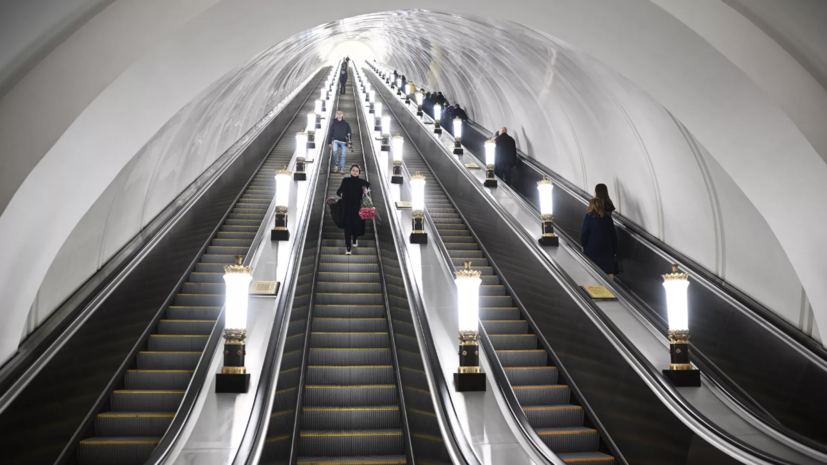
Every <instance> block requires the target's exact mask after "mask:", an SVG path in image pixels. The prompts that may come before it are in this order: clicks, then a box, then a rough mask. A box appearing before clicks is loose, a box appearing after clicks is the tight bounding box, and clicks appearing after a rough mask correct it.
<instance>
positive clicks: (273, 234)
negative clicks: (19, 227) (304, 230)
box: [270, 229, 290, 241]
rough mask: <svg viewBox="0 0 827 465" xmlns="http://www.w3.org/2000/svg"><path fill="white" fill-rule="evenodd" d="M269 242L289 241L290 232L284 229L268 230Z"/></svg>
mask: <svg viewBox="0 0 827 465" xmlns="http://www.w3.org/2000/svg"><path fill="white" fill-rule="evenodd" d="M270 240H271V241H289V240H290V231H288V230H286V229H272V230H270Z"/></svg>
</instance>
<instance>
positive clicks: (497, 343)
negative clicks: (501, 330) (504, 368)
mask: <svg viewBox="0 0 827 465" xmlns="http://www.w3.org/2000/svg"><path fill="white" fill-rule="evenodd" d="M488 337H489V338H491V344H492V345H493V346H494V349H495V350H531V349H536V348H537V336H536V335H535V334H489V335H488Z"/></svg>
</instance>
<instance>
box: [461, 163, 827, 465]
mask: <svg viewBox="0 0 827 465" xmlns="http://www.w3.org/2000/svg"><path fill="white" fill-rule="evenodd" d="M468 153H469V154H472V155H474V156H475V157H476V158H477V159H478V160H481V158H480V156H479V155H478V154H476V153H475V152H473V151H468ZM498 188H499V189H505V190H506V191H507V192H509V193H510V197H511V200H513V201H515V202H516V203H518V204H520V205H522V208H523V209H525V210H526V211H530V212H534V213H536V214H537V215H538V217H539V211H538V210H537V208H536V207H535V206H534V205H532V204H530V203H529V202H528V201H527V200H526V199H525V198H524V197H523V196H522V195H521V194H520V193H518V192H517V191H515V190H514V189H512V188H511V187H510V186H508V185H507V184H500V185H499V187H498ZM612 216H614V215H612ZM515 221H516V220H515ZM555 234H557V235H558V236H560V237H561V239H562V241H563V243H564V245H566V246H567V247H568V249H569V251H570V252H571V253H572V254H573V255H574V256H575V257H576V258H577V259H578V260H579V261H580V262H581V264H583V265H584V266H586V267H588V268H590V269H592V270H593V271H594V273H593V275H594V276H596V277H597V279H598V280H599V281H600V282H601V284H602V285H603V286H605V287H607V288H609V289H611V290H612V291H613V292H614V294H615V296H616V297H617V298H618V301H619V302H620V303H621V304H622V305H624V306H625V307H627V308H628V309H629V310H630V311H632V312H637V313H639V314H640V315H641V316H642V317H643V318H645V319H646V320H647V321H649V322H650V323H651V324H652V325H653V326H654V327H655V328H656V329H657V330H658V331H659V332H660V333H661V335H663V336H666V335H667V333H668V322H667V321H666V320H665V319H664V318H663V316H662V315H660V314H659V313H658V312H656V311H655V310H654V309H652V308H651V307H650V306H649V305H648V304H647V303H646V302H644V301H643V300H642V299H640V298H639V297H638V296H637V294H635V293H634V292H632V291H631V290H629V289H628V288H626V287H625V286H624V285H623V283H622V281H621V280H608V279H606V278H605V277H604V273H603V272H602V270H600V269H599V268H598V267H597V265H596V264H595V263H594V262H592V261H591V260H589V259H588V258H587V257H586V256H585V254H584V253H583V251H582V247H580V245H579V243H578V242H577V241H576V240H575V239H574V238H572V237H571V236H570V235H569V234H568V233H567V232H566V231H564V230H562V229H557V230H556V231H555ZM689 345H690V356H691V357H692V362H693V363H695V364H696V365H698V367H699V368H700V369H701V372H702V375H703V376H705V377H707V378H709V380H710V381H712V382H713V383H714V385H715V386H716V387H717V388H718V390H719V392H721V393H722V395H724V396H725V397H726V400H727V402H731V403H733V404H735V406H737V407H738V408H739V409H740V410H742V411H744V413H745V414H747V415H750V416H751V417H752V418H751V419H750V421H751V422H759V423H761V424H762V425H761V428H762V429H765V430H770V431H772V435H774V436H780V437H782V438H784V441H783V442H785V443H786V444H788V445H791V447H793V448H797V449H800V452H801V453H803V454H805V455H810V456H813V457H815V458H818V459H819V460H824V459H825V457H827V445H825V444H822V443H820V442H818V441H816V440H814V439H812V438H809V437H807V436H804V435H802V434H801V433H799V432H797V431H794V430H792V429H791V428H789V427H787V426H785V425H784V424H782V423H781V422H779V421H778V420H777V419H776V418H775V417H774V416H773V415H772V414H771V413H770V412H769V411H767V410H766V409H765V408H764V407H763V406H762V405H761V404H759V403H758V402H757V401H756V400H755V399H753V398H752V396H750V395H749V394H748V393H747V392H746V391H744V390H743V388H741V386H740V385H738V384H737V383H736V382H735V381H733V380H732V379H731V378H730V377H729V376H728V375H727V374H726V373H724V372H723V370H721V368H720V367H719V366H718V365H717V364H716V363H715V362H713V361H712V360H710V359H709V358H708V357H707V356H706V355H705V354H704V353H703V351H701V350H700V349H698V348H697V347H695V345H694V344H693V343H691V342H690V343H689ZM808 449H809V450H808Z"/></svg>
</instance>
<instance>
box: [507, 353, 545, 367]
mask: <svg viewBox="0 0 827 465" xmlns="http://www.w3.org/2000/svg"><path fill="white" fill-rule="evenodd" d="M497 358H499V359H500V364H501V365H502V366H503V367H536V366H546V362H547V360H548V354H546V351H545V350H542V349H536V350H498V351H497Z"/></svg>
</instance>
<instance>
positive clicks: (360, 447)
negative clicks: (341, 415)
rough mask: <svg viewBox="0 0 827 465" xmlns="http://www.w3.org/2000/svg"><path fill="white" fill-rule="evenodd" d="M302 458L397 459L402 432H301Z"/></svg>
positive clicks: (381, 430) (400, 447) (397, 430)
mask: <svg viewBox="0 0 827 465" xmlns="http://www.w3.org/2000/svg"><path fill="white" fill-rule="evenodd" d="M300 450H301V454H302V455H310V454H314V455H322V456H324V455H333V454H336V455H395V454H396V455H398V454H401V453H402V451H403V449H402V430H399V429H372V430H346V431H342V430H304V431H302V432H301V438H300Z"/></svg>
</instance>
